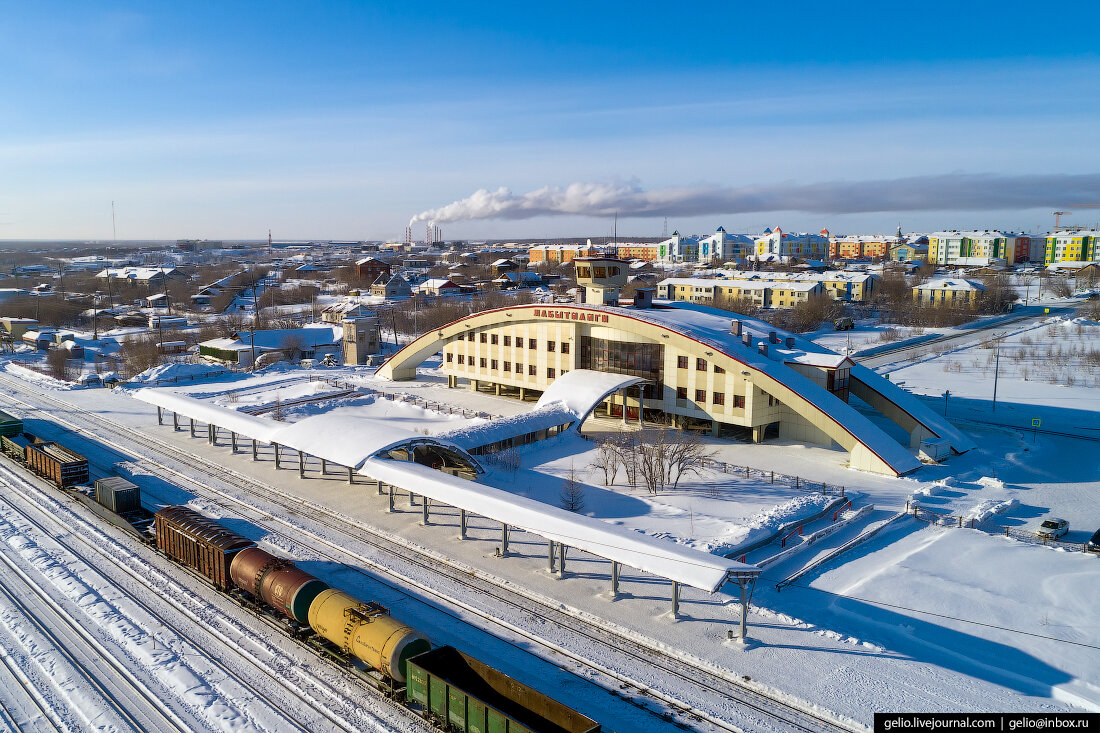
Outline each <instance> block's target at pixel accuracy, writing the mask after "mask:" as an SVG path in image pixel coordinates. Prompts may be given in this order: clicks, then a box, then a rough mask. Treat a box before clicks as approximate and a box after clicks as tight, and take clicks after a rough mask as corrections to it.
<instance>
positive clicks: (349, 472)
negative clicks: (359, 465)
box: [348, 466, 355, 484]
mask: <svg viewBox="0 0 1100 733" xmlns="http://www.w3.org/2000/svg"><path fill="white" fill-rule="evenodd" d="M354 470H355V469H353V468H352V467H351V466H348V483H349V484H354V483H355V476H354V475H353V474H352V471H354Z"/></svg>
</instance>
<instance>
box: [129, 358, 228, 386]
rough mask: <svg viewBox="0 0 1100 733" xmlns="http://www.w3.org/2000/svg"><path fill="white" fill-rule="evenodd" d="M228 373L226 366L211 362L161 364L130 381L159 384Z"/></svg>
mask: <svg viewBox="0 0 1100 733" xmlns="http://www.w3.org/2000/svg"><path fill="white" fill-rule="evenodd" d="M226 373H228V370H227V369H225V368H224V367H218V366H211V365H209V364H179V363H172V364H161V365H160V366H155V367H153V368H152V369H146V370H145V371H143V372H142V373H141V374H138V375H136V376H134V377H133V378H132V379H131V380H130V381H131V382H136V383H138V384H159V383H161V382H183V381H189V380H195V379H205V378H207V377H215V376H220V375H222V374H226Z"/></svg>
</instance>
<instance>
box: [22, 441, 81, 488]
mask: <svg viewBox="0 0 1100 733" xmlns="http://www.w3.org/2000/svg"><path fill="white" fill-rule="evenodd" d="M24 459H25V460H26V461H27V468H29V469H30V470H31V471H33V472H35V473H37V474H38V475H39V476H42V477H44V478H47V479H49V480H50V481H53V482H54V483H55V484H57V485H58V486H61V487H65V486H75V485H77V484H86V483H88V478H89V476H88V459H87V458H85V457H84V456H82V455H80V454H79V453H74V452H73V451H71V450H69V449H68V448H66V447H65V446H63V445H61V444H60V443H34V444H31V445H28V446H27V447H26V452H25V453H24Z"/></svg>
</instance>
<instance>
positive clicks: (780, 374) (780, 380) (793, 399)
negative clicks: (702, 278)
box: [378, 303, 968, 475]
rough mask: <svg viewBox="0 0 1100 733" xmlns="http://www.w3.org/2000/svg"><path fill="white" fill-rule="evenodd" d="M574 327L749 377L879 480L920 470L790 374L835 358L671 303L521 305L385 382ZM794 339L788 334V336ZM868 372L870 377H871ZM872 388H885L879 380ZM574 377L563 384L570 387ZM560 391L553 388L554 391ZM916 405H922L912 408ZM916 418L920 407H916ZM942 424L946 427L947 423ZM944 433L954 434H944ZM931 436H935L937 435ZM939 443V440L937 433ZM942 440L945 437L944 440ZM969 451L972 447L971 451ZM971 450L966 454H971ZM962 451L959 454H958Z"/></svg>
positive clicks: (832, 398)
mask: <svg viewBox="0 0 1100 733" xmlns="http://www.w3.org/2000/svg"><path fill="white" fill-rule="evenodd" d="M548 317H552V319H553V320H558V321H560V320H567V321H577V322H585V323H592V322H597V323H599V324H600V325H606V326H608V327H611V328H620V329H622V330H626V331H632V332H636V333H645V334H647V337H648V338H650V339H652V340H653V341H655V342H658V343H664V344H666V345H671V346H675V347H677V348H678V349H680V350H682V351H685V352H687V353H697V354H698V355H699V356H703V355H704V354H710V356H708V357H707V358H709V359H711V360H712V361H714V362H715V363H717V364H720V365H721V362H722V361H725V362H726V364H725V365H723V366H724V368H726V369H727V370H728V369H737V370H738V371H745V372H748V374H749V375H750V376H749V378H750V379H751V380H752V381H753V383H755V384H756V385H757V386H759V387H760V388H761V389H763V390H765V391H766V392H768V393H769V394H771V395H773V396H775V397H776V398H778V399H779V400H780V402H782V403H783V404H784V405H786V406H787V407H788V408H789V409H791V410H792V411H794V412H795V413H796V414H798V415H800V416H801V417H803V418H804V419H806V420H808V421H810V422H811V423H813V424H814V425H816V426H818V427H819V428H820V429H821V430H822V432H824V433H825V434H826V435H828V436H829V438H831V439H832V440H834V441H836V442H837V443H838V444H839V445H840V446H841V447H843V448H844V449H845V450H847V451H848V452H849V454H850V455H851V461H852V465H854V466H861V467H865V468H867V469H868V470H871V471H873V472H876V473H885V474H888V475H902V474H906V473H910V472H912V471H915V470H916V469H918V468H920V466H921V463H920V461H919V460H917V458H916V457H915V456H914V455H913V454H912V453H911V452H910V451H909V450H908V448H906V447H905V446H903V445H901V444H900V443H898V442H897V441H896V440H894V439H893V438H892V437H890V436H889V435H888V434H886V432H884V431H883V430H882V429H881V428H879V427H878V426H877V425H875V424H874V423H872V422H871V421H870V420H868V419H867V418H866V417H865V416H864V415H862V414H861V413H859V412H857V411H856V410H855V409H854V408H853V407H851V406H850V405H849V404H848V403H847V402H845V401H844V400H842V399H840V398H839V397H837V396H836V395H834V394H833V393H832V392H829V391H828V390H827V389H825V388H823V387H821V386H820V385H818V384H816V383H815V382H814V381H813V380H811V379H809V378H808V377H806V376H804V375H802V374H800V373H799V372H797V371H796V370H795V369H793V368H791V367H790V366H789V365H788V364H787V363H786V362H787V361H790V360H792V359H791V358H790V357H791V356H792V355H793V354H795V353H816V354H831V353H832V352H829V351H828V350H826V349H823V348H821V347H819V346H817V345H816V344H813V345H811V343H810V342H808V341H806V340H805V339H801V338H796V341H797V342H798V347H797V348H796V349H795V350H794V351H791V350H786V349H784V344H783V343H782V342H781V343H778V344H776V343H769V344H768V347H769V354H768V355H764V354H762V353H760V351H759V350H758V348H757V344H758V342H760V341H768V340H769V335H770V334H771V333H781V331H780V330H779V329H776V328H775V327H774V326H772V325H770V324H768V323H765V322H763V321H758V320H756V319H752V318H740V317H739V318H738V320H741V322H742V324H744V325H745V326H746V328H745V330H746V331H747V332H749V333H750V334H751V338H750V339H749V341H750V343H749V345H745V344H744V343H743V342H742V340H741V339H740V338H738V337H737V336H735V335H734V334H732V333H731V332H730V325H731V316H730V314H729V313H727V312H724V311H718V310H716V309H713V308H706V307H702V306H696V305H694V304H687V303H669V304H667V305H665V306H664V307H660V308H654V309H637V308H630V307H608V306H597V305H584V304H569V305H556V306H546V305H541V304H534V305H517V306H512V307H505V308H496V309H492V310H487V311H482V312H480V313H475V314H472V315H469V316H466V317H465V318H461V319H459V320H457V321H454V322H452V323H449V324H447V325H446V326H443V327H441V328H438V329H434V330H432V331H430V332H428V333H426V334H424V335H422V336H420V337H419V338H417V339H416V340H414V341H412V342H411V343H409V344H408V345H406V346H405V347H404V348H402V349H401V350H399V351H398V352H397V353H395V354H394V355H393V356H391V357H390V358H389V359H387V360H386V362H384V363H383V364H382V366H381V367H379V369H378V375H379V376H381V377H384V378H389V379H394V380H403V379H415V378H416V368H417V366H419V365H420V364H421V363H422V362H423V361H424V360H425V359H427V358H428V357H430V356H432V355H433V354H435V353H437V352H439V351H440V350H441V349H442V348H443V346H444V344H446V343H447V342H448V341H449V340H450V339H452V338H454V337H456V336H458V335H459V334H461V333H466V332H467V331H469V330H471V329H475V328H492V327H500V326H504V325H509V324H518V323H529V322H544V321H546V320H547V318H548ZM787 335H789V334H784V336H787ZM868 371H869V370H868ZM871 374H872V375H873V376H870V377H868V376H867V375H865V374H861V376H863V377H865V378H866V379H867V380H868V381H871V382H874V381H875V380H881V381H885V380H882V378H881V377H878V376H877V375H874V374H873V372H872V373H871ZM567 377H569V374H566V375H563V377H559V380H560V379H565V378H567ZM552 387H553V385H551V388H552ZM912 402H914V403H917V402H919V401H917V400H915V399H914V400H912ZM910 407H912V410H913V411H918V412H919V409H920V406H919V405H916V406H910ZM924 412H926V413H928V414H927V415H925V414H923V413H922V414H921V415H920V417H919V418H918V420H919V421H920V422H922V423H925V421H928V422H932V423H935V422H936V418H935V416H934V414H932V413H931V411H930V410H927V409H926V408H925V409H924ZM940 422H942V421H940ZM943 430H944V432H945V433H946V432H948V431H947V429H946V428H943ZM932 432H936V430H935V429H933V430H932ZM936 434H937V435H940V433H938V432H937V433H936ZM941 437H943V436H942V435H941ZM967 447H968V446H967ZM967 447H961V449H962V450H965V449H966V448H967ZM957 450H959V449H958V448H957Z"/></svg>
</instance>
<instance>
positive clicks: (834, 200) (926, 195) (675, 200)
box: [410, 173, 1100, 224]
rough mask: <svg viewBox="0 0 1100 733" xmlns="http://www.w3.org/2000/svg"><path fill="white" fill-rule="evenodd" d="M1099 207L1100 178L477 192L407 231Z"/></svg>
mask: <svg viewBox="0 0 1100 733" xmlns="http://www.w3.org/2000/svg"><path fill="white" fill-rule="evenodd" d="M1075 201H1084V202H1100V173H1088V174H1082V175H1016V176H1012V175H992V174H960V173H952V174H945V175H938V176H914V177H910V178H895V179H893V180H877V181H832V182H827V183H812V184H808V185H796V184H794V183H783V184H775V185H766V186H736V187H734V186H712V185H698V186H682V187H672V188H656V189H650V190H646V189H643V188H642V187H641V186H639V185H638V184H637V183H636V182H630V183H571V184H569V185H568V186H566V187H565V188H561V187H559V186H544V187H543V188H540V189H537V190H535V191H531V192H529V193H524V194H519V195H516V194H513V193H512V192H511V190H509V189H507V188H503V187H502V188H498V189H497V190H496V191H489V190H487V189H481V190H479V191H475V192H474V193H473V194H472V195H470V196H467V197H466V198H464V199H460V200H458V201H455V202H454V203H450V204H447V205H446V206H441V207H439V208H437V209H429V210H427V211H422V212H420V213H419V214H417V215H416V216H414V217H413V218H412V220H411V221H410V224H415V223H416V222H419V221H434V222H436V223H437V224H442V223H446V222H453V221H467V220H471V219H512V220H515V219H529V218H532V217H535V216H554V215H567V214H571V215H579V216H612V215H614V214H618V215H619V216H622V217H657V216H705V215H722V214H748V213H757V212H768V211H803V212H807V213H815V214H855V213H868V212H900V211H983V210H995V209H1030V208H1036V207H1059V206H1070V207H1072V202H1075Z"/></svg>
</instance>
